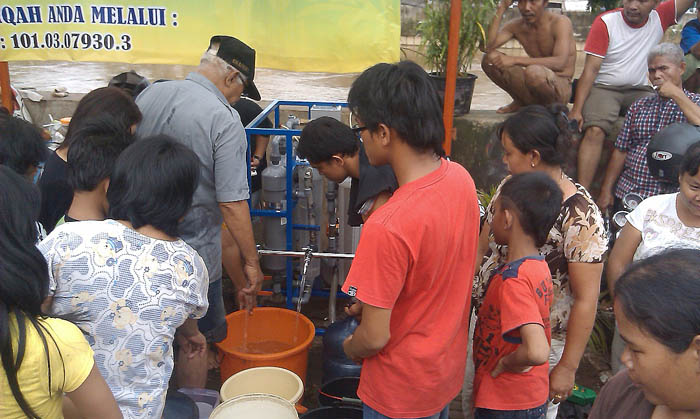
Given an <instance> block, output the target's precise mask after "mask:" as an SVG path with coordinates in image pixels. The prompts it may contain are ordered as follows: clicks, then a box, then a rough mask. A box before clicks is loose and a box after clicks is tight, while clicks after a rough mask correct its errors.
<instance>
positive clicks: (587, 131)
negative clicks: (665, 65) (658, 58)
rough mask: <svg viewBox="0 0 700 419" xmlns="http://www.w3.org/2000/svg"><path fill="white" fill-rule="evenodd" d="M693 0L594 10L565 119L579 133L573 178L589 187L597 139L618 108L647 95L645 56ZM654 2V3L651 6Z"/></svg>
mask: <svg viewBox="0 0 700 419" xmlns="http://www.w3.org/2000/svg"><path fill="white" fill-rule="evenodd" d="M693 3H694V0H668V1H664V2H663V3H661V4H659V0H622V8H619V9H615V10H610V11H607V12H605V13H602V14H600V15H599V16H598V17H596V18H595V20H594V21H593V25H592V26H591V30H590V31H589V32H588V37H587V38H586V46H585V48H584V51H585V52H586V62H585V63H584V66H583V72H582V73H581V77H580V78H579V81H578V83H577V85H576V95H575V99H574V106H573V107H572V108H571V112H570V113H569V119H576V120H578V121H579V129H581V130H582V131H583V132H584V136H583V139H582V140H581V146H580V147H579V151H578V174H577V176H578V182H579V183H580V184H581V185H583V187H585V188H586V189H588V188H590V186H591V182H593V176H594V175H595V173H596V169H597V168H598V162H599V161H600V155H601V153H602V151H603V141H604V140H605V137H606V136H607V135H608V134H609V133H610V131H611V130H612V129H613V125H614V124H615V121H616V120H617V118H618V117H619V116H620V111H621V110H623V109H625V108H627V107H628V106H630V105H631V104H632V103H634V101H635V100H637V99H639V98H640V97H643V96H647V95H650V94H651V91H652V90H651V88H650V87H649V81H648V79H647V74H646V70H647V67H646V64H647V63H646V57H647V54H649V51H650V50H651V48H652V47H654V45H656V44H658V43H659V42H660V41H661V38H662V37H663V36H664V31H665V30H666V29H667V28H668V27H669V26H671V25H674V24H675V23H676V22H677V19H678V18H680V17H681V16H683V14H684V13H685V11H686V10H688V8H689V7H690V6H691V5H692V4H693ZM657 6H658V7H657Z"/></svg>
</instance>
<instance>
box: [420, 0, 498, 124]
mask: <svg viewBox="0 0 700 419" xmlns="http://www.w3.org/2000/svg"><path fill="white" fill-rule="evenodd" d="M497 5H498V0H462V21H461V24H460V30H459V54H458V58H457V90H456V92H455V109H454V114H455V116H457V115H464V114H466V113H468V112H469V108H470V106H471V101H472V95H473V94H474V83H475V81H476V76H475V75H474V74H470V73H467V70H468V69H469V67H470V66H471V63H472V59H473V58H474V55H475V54H476V52H477V50H479V45H480V44H481V45H483V44H484V43H485V38H486V32H485V29H484V28H486V27H488V24H489V22H490V21H491V18H492V17H493V13H494V12H495V10H496V6H497ZM449 30H450V0H428V2H427V4H426V6H425V18H424V19H423V20H422V21H421V22H420V24H419V25H418V33H419V34H420V36H421V38H422V39H421V45H422V46H423V49H424V55H425V58H426V60H427V61H428V64H429V65H430V66H431V67H432V70H433V72H432V73H431V76H432V77H433V80H434V81H435V83H436V86H437V88H438V92H439V93H440V97H441V98H444V94H445V71H446V67H447V43H448V34H449ZM443 100H444V99H443Z"/></svg>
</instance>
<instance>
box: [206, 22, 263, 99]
mask: <svg viewBox="0 0 700 419" xmlns="http://www.w3.org/2000/svg"><path fill="white" fill-rule="evenodd" d="M217 45H218V50H217V52H216V56H217V57H219V58H221V59H222V60H224V61H226V63H228V64H231V65H232V66H233V67H234V68H236V70H238V71H240V72H241V74H243V75H244V76H245V77H246V79H247V82H246V86H245V89H244V90H243V93H245V94H246V95H247V96H248V97H249V98H251V99H253V100H260V92H258V88H257V87H255V83H253V78H254V76H255V50H254V49H253V48H251V47H249V46H248V45H246V44H244V43H243V42H241V41H240V40H238V39H236V38H234V37H232V36H226V35H216V36H212V37H211V40H210V41H209V48H210V49H216V46H217Z"/></svg>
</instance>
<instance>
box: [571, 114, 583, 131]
mask: <svg viewBox="0 0 700 419" xmlns="http://www.w3.org/2000/svg"><path fill="white" fill-rule="evenodd" d="M568 117H569V121H573V120H575V121H576V122H577V123H578V132H581V131H582V130H583V115H581V111H579V110H575V109H572V110H571V111H570V112H569V116H568Z"/></svg>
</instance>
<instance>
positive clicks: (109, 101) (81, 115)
mask: <svg viewBox="0 0 700 419" xmlns="http://www.w3.org/2000/svg"><path fill="white" fill-rule="evenodd" d="M104 114H107V115H111V116H112V118H114V119H115V120H117V121H119V122H120V123H121V124H122V125H124V126H125V127H127V129H129V128H131V126H132V125H134V124H138V123H139V122H141V111H140V110H139V107H138V106H136V102H134V99H132V98H131V96H129V94H128V93H126V92H125V91H124V90H122V89H120V88H118V87H100V88H99V89H95V90H93V91H91V92H90V93H88V94H86V95H85V96H84V97H83V98H82V99H81V100H80V102H79V103H78V107H77V108H76V109H75V112H73V116H72V118H71V120H70V124H69V125H68V131H67V132H66V138H65V140H63V142H62V143H61V145H60V147H58V148H59V150H60V149H64V148H66V147H70V146H71V145H72V144H73V137H74V135H75V133H76V131H79V130H80V128H82V125H83V124H84V123H85V122H87V121H88V120H90V119H93V118H94V117H97V116H100V115H104Z"/></svg>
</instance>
